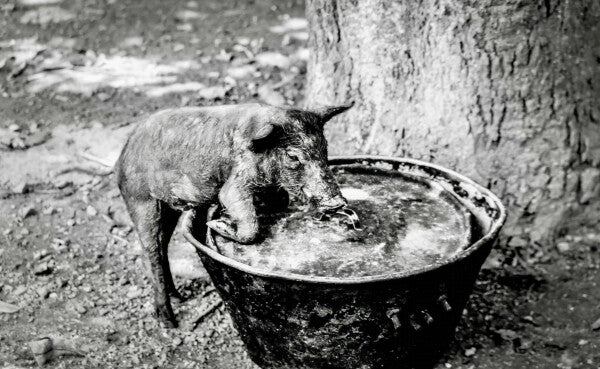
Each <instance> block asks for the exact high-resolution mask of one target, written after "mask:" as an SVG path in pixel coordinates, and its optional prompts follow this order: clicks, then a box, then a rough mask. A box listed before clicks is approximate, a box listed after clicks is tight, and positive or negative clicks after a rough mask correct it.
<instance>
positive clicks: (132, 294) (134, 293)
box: [127, 286, 142, 300]
mask: <svg viewBox="0 0 600 369" xmlns="http://www.w3.org/2000/svg"><path fill="white" fill-rule="evenodd" d="M141 295H142V291H141V290H140V289H139V288H137V286H131V287H130V288H129V291H128V292H127V298H128V299H130V300H132V299H135V298H138V297H140V296H141Z"/></svg>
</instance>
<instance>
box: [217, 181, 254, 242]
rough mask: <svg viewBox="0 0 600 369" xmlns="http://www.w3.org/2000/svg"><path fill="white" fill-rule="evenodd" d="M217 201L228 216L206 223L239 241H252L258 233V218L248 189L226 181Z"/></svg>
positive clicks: (218, 231)
mask: <svg viewBox="0 0 600 369" xmlns="http://www.w3.org/2000/svg"><path fill="white" fill-rule="evenodd" d="M219 201H221V204H222V205H223V207H224V208H225V210H227V214H228V215H229V217H228V218H219V219H215V220H211V221H210V222H208V223H206V225H207V226H209V227H210V228H211V229H213V230H214V231H216V232H217V233H219V234H220V235H222V236H224V237H227V238H229V239H232V240H234V241H237V242H239V243H251V242H252V241H254V240H255V239H256V236H257V235H258V218H257V216H256V209H255V207H254V201H253V196H252V193H251V192H250V191H249V189H247V188H243V187H241V186H239V185H236V184H233V183H232V182H229V181H228V182H226V183H225V185H224V186H223V187H222V188H221V191H220V192H219Z"/></svg>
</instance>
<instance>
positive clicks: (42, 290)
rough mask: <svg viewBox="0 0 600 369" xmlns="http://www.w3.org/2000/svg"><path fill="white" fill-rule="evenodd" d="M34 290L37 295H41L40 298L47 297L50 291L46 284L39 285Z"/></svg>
mask: <svg viewBox="0 0 600 369" xmlns="http://www.w3.org/2000/svg"><path fill="white" fill-rule="evenodd" d="M36 292H37V294H38V296H39V297H41V298H42V299H45V298H47V297H48V295H50V291H49V290H48V287H46V286H42V287H39V288H38V289H37V290H36Z"/></svg>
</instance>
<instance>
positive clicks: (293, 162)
mask: <svg viewBox="0 0 600 369" xmlns="http://www.w3.org/2000/svg"><path fill="white" fill-rule="evenodd" d="M286 154H287V157H288V159H289V160H288V166H289V167H291V168H297V167H299V166H300V164H301V163H300V158H299V157H298V156H297V155H294V154H290V153H286Z"/></svg>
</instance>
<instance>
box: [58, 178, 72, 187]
mask: <svg viewBox="0 0 600 369" xmlns="http://www.w3.org/2000/svg"><path fill="white" fill-rule="evenodd" d="M71 184H72V182H71V181H69V180H66V179H57V180H56V181H54V187H56V188H58V189H59V190H62V189H63V188H66V187H68V186H70V185H71Z"/></svg>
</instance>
